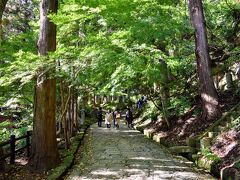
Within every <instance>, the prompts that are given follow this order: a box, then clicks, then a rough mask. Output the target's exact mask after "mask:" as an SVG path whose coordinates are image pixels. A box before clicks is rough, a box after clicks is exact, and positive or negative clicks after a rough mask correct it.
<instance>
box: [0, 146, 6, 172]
mask: <svg viewBox="0 0 240 180" xmlns="http://www.w3.org/2000/svg"><path fill="white" fill-rule="evenodd" d="M2 156H3V148H2V147H0V157H2ZM5 163H6V162H5V160H0V172H2V171H3V170H4V169H5Z"/></svg>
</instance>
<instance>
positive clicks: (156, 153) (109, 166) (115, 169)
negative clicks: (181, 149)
mask: <svg viewBox="0 0 240 180" xmlns="http://www.w3.org/2000/svg"><path fill="white" fill-rule="evenodd" d="M75 163H76V164H75V165H74V166H73V168H72V170H71V171H70V172H69V174H68V176H67V177H66V178H65V179H71V180H77V179H79V180H80V179H81V180H85V179H89V180H97V179H98V180H99V179H106V180H110V179H124V180H125V179H126V180H131V179H133V180H138V179H139V180H145V179H146V180H161V179H172V180H175V179H176V180H177V179H178V180H180V179H181V180H184V179H186V180H197V179H200V180H208V179H214V178H213V177H211V176H210V175H208V174H206V173H203V172H202V171H201V172H200V171H198V172H197V171H195V170H194V169H193V168H191V167H189V166H187V164H188V163H189V162H188V161H186V160H184V159H179V158H176V157H173V156H172V155H171V154H169V153H168V152H167V151H166V150H164V148H162V147H161V146H160V145H159V144H157V143H155V142H153V141H151V140H149V139H147V138H145V137H144V136H143V135H142V134H141V133H140V132H139V131H137V130H133V129H128V128H127V127H126V125H125V124H124V123H122V124H121V125H120V128H119V129H114V128H110V129H107V128H105V127H101V128H99V127H97V125H92V126H91V128H90V130H89V132H88V135H87V136H86V137H85V139H84V143H83V145H82V146H81V147H80V149H79V153H78V157H77V159H76V162H75Z"/></svg>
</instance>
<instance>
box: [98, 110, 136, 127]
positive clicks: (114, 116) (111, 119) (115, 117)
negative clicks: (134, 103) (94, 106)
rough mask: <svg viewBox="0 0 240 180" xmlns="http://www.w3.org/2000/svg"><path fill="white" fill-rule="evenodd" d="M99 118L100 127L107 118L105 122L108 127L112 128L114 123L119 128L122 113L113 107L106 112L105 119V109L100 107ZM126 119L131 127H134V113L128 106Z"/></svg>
mask: <svg viewBox="0 0 240 180" xmlns="http://www.w3.org/2000/svg"><path fill="white" fill-rule="evenodd" d="M97 119H98V127H102V122H103V120H105V124H106V126H107V128H111V125H112V123H113V127H114V128H119V125H120V119H121V113H120V111H118V110H115V111H112V110H111V109H109V110H108V112H106V114H105V119H104V118H103V110H102V107H99V109H98V112H97ZM125 120H126V123H127V125H128V127H129V128H133V115H132V111H131V110H130V108H127V111H126V115H125Z"/></svg>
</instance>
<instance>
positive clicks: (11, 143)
mask: <svg viewBox="0 0 240 180" xmlns="http://www.w3.org/2000/svg"><path fill="white" fill-rule="evenodd" d="M15 141H16V140H15V135H11V137H10V147H11V157H10V164H14V162H15Z"/></svg>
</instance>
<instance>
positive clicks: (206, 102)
mask: <svg viewBox="0 0 240 180" xmlns="http://www.w3.org/2000/svg"><path fill="white" fill-rule="evenodd" d="M189 14H190V18H191V21H192V25H193V27H194V29H195V48H196V49H195V54H196V60H197V70H198V76H199V85H200V94H201V100H202V108H203V114H202V118H203V119H206V120H209V119H214V118H216V117H217V116H218V115H219V113H220V110H219V101H218V95H217V92H216V89H215V87H214V83H213V78H212V76H211V67H210V56H209V52H208V42H207V34H206V27H205V19H204V14H203V6H202V0H189Z"/></svg>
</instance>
